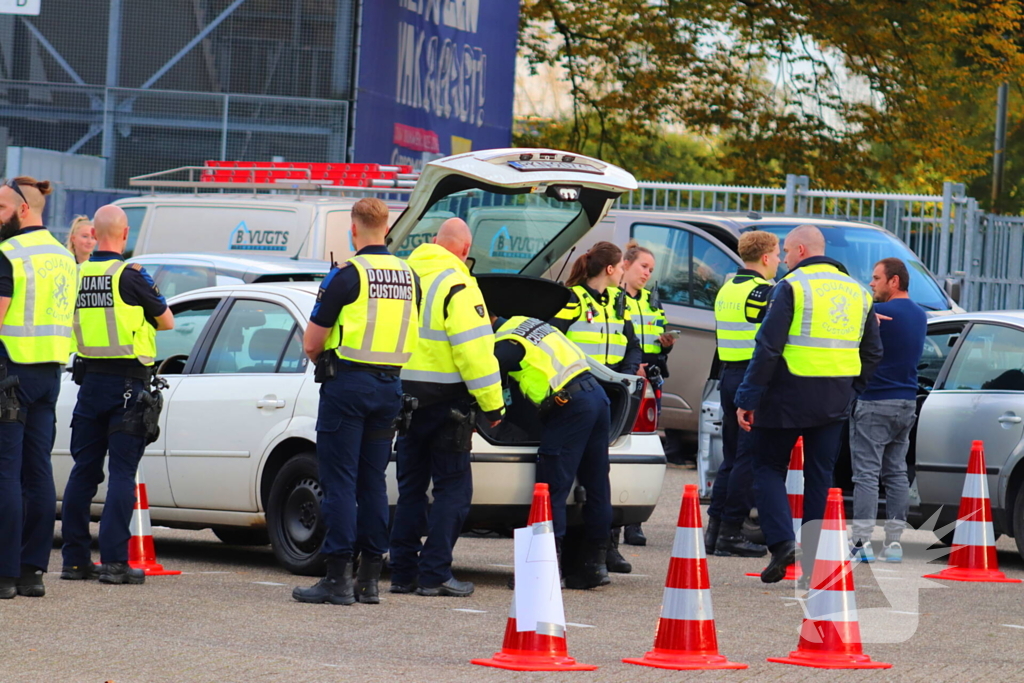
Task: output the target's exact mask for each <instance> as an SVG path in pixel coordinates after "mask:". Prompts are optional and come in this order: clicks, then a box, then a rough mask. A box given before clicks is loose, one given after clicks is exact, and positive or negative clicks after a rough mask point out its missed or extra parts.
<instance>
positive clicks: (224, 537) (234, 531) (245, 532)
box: [213, 526, 270, 545]
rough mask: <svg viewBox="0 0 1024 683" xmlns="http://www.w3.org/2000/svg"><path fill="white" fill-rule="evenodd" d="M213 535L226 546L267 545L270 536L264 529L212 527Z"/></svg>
mask: <svg viewBox="0 0 1024 683" xmlns="http://www.w3.org/2000/svg"><path fill="white" fill-rule="evenodd" d="M213 535H214V536H216V537H217V538H219V539H220V541H221V542H222V543H227V544H228V545H268V544H269V543H270V534H268V533H267V530H266V529H249V528H246V527H237V526H221V527H214V529H213Z"/></svg>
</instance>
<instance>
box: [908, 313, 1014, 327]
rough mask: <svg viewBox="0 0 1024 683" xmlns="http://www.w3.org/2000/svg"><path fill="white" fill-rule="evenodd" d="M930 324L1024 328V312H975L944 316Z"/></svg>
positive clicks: (932, 320) (933, 319) (930, 321)
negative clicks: (980, 323) (975, 324)
mask: <svg viewBox="0 0 1024 683" xmlns="http://www.w3.org/2000/svg"><path fill="white" fill-rule="evenodd" d="M928 322H929V323H932V324H937V323H940V322H943V323H947V322H990V323H1008V324H1011V325H1017V326H1021V327H1024V310H1016V311H974V312H968V313H953V314H952V315H944V316H940V317H937V318H932V319H931V320H929V321H928Z"/></svg>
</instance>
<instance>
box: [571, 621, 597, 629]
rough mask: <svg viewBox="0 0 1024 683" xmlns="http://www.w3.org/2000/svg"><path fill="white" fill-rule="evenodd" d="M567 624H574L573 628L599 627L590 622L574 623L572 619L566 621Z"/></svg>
mask: <svg viewBox="0 0 1024 683" xmlns="http://www.w3.org/2000/svg"><path fill="white" fill-rule="evenodd" d="M565 625H566V626H572V627H573V628H597V627H596V626H591V625H590V624H574V623H572V622H571V621H567V622H565Z"/></svg>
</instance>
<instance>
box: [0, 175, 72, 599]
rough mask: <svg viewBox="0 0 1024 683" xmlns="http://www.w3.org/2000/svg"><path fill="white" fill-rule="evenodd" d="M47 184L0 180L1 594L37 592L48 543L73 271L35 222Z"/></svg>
mask: <svg viewBox="0 0 1024 683" xmlns="http://www.w3.org/2000/svg"><path fill="white" fill-rule="evenodd" d="M49 193H50V183H49V181H45V180H44V181H37V180H36V179H35V178H30V177H28V176H22V177H19V178H13V179H11V180H8V181H7V182H6V183H5V184H4V185H3V186H2V187H0V239H2V240H3V241H2V242H0V386H4V385H6V386H7V388H6V389H3V390H2V391H0V599H10V598H13V597H14V596H15V595H24V596H28V597H42V596H43V595H44V594H45V593H46V589H45V588H44V587H43V574H44V573H45V572H46V569H47V566H48V565H49V561H50V548H51V546H52V545H53V526H54V521H55V517H56V514H55V511H56V507H57V494H56V491H55V489H54V483H53V470H52V468H51V465H50V451H51V450H52V448H53V439H54V431H55V427H56V417H55V408H56V404H57V394H58V393H59V391H60V373H61V371H62V370H63V368H64V366H65V365H66V364H67V362H68V356H70V355H71V330H72V319H73V316H74V312H75V298H76V297H77V294H78V275H77V264H76V263H75V259H74V257H73V256H71V253H70V252H68V250H67V249H65V248H64V246H63V245H62V244H61V243H60V242H58V241H57V240H56V239H54V237H53V235H51V234H50V231H49V230H47V229H46V228H45V227H44V226H43V219H42V216H43V209H44V208H45V206H46V195H48V194H49ZM8 378H10V379H9V380H8ZM5 380H7V381H5ZM15 381H16V382H17V384H15V385H14V386H11V384H12V383H14V382H15Z"/></svg>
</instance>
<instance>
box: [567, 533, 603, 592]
mask: <svg viewBox="0 0 1024 683" xmlns="http://www.w3.org/2000/svg"><path fill="white" fill-rule="evenodd" d="M607 554H608V542H607V541H596V542H595V541H588V542H587V543H586V544H585V545H584V547H583V552H582V562H580V563H579V564H578V565H577V567H575V571H574V572H573V573H571V574H569V573H566V574H565V587H566V588H572V589H574V590H587V589H588V588H596V587H598V586H600V585H603V581H604V580H605V579H606V578H607V570H606V567H605V561H606V559H607Z"/></svg>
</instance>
